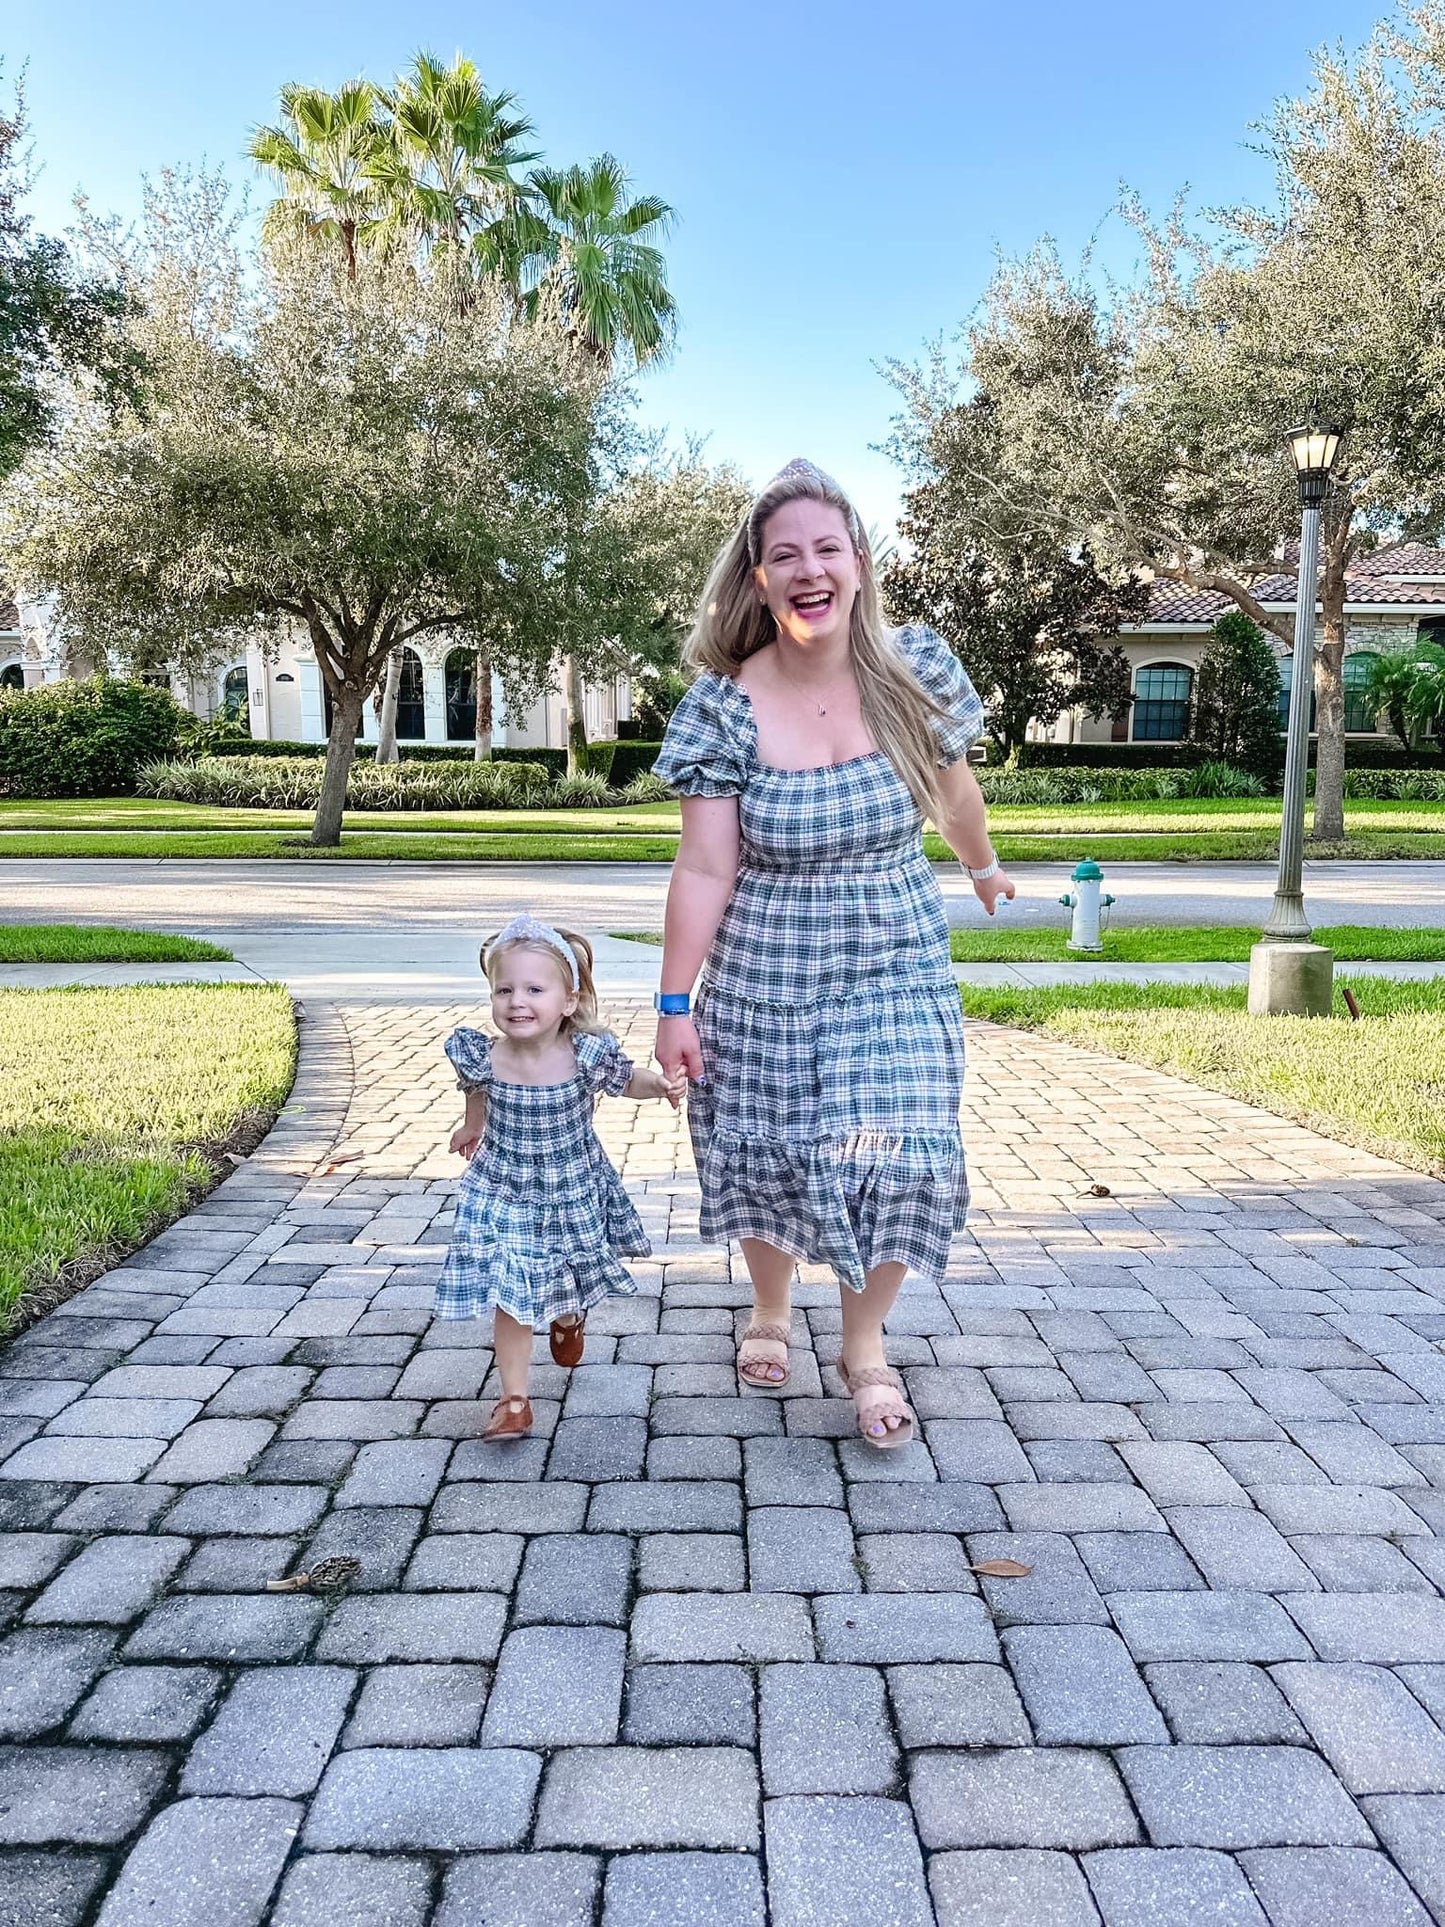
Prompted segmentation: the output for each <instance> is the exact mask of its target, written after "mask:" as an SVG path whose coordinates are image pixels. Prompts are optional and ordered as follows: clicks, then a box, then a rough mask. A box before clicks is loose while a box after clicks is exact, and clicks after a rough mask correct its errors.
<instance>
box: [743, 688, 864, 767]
mask: <svg viewBox="0 0 1445 1927" xmlns="http://www.w3.org/2000/svg"><path fill="white" fill-rule="evenodd" d="M738 667H739V669H741V668H742V664H741V663H739V664H738ZM727 681H728V682H730V683H731V684H732V686H733V688H734V689H735V690H736V691H737V692H738V694H739V695H740V696H741V697H742V699H743V701H744V702H745V703H746V704H747V706H748V719H749V721H750V722H751V723H752V726H753V751H754V754H753V768H754V769H755V770H760V771H761V772H762V773H763V774H764V775H766V776H818V775H821V774H822V773H823V772H824V771H827V770H835V769H851V768H852V767H853V765H854V764H855V763H871V762H873V761H874V759H875V758H877V757H879V756H882V757H883V758H884V759H885V761H886V760H887V751H886V750H881V749H866V750H864V752H863V753H862V755H861V756H845V757H844V758H843V760H842V761H841V762H838V763H799V764H795V765H793V766H792V767H791V768H790V767H789V766H788V765H787V764H784V763H765V762H763V760H762V758H761V757H760V756H758V754H757V741H758V713H757V711H756V710H755V709H754V708H753V698H752V692H751V690H749V689H748V688H747V687H746V685H745V684H743V683H741V682H740V681H739V680H738V678H737V677H736V676H729V677H728V678H727Z"/></svg>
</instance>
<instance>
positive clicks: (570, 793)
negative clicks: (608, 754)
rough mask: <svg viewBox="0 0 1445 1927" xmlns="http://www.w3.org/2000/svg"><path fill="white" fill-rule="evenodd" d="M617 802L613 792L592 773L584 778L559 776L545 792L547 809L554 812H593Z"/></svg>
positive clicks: (600, 778)
mask: <svg viewBox="0 0 1445 1927" xmlns="http://www.w3.org/2000/svg"><path fill="white" fill-rule="evenodd" d="M616 800H617V797H616V794H615V792H614V791H612V790H610V789H609V788H608V787H607V784H606V781H605V780H604V779H603V778H602V777H600V776H598V775H597V774H596V773H595V772H594V771H590V770H589V772H588V773H587V775H585V776H559V777H558V778H557V781H556V782H555V783H554V784H553V785H552V787H551V789H550V790H549V791H548V792H547V798H546V802H547V807H548V808H549V809H554V810H595V809H602V808H603V807H604V806H605V805H606V804H608V803H615V802H616Z"/></svg>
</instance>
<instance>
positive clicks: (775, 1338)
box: [738, 1325, 793, 1392]
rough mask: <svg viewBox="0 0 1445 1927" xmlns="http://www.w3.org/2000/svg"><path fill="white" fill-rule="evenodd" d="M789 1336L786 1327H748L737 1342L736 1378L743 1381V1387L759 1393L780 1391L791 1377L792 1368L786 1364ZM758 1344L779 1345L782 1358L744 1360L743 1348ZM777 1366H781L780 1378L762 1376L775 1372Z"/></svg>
mask: <svg viewBox="0 0 1445 1927" xmlns="http://www.w3.org/2000/svg"><path fill="white" fill-rule="evenodd" d="M791 1336H792V1334H791V1333H790V1332H789V1330H788V1327H787V1326H786V1325H749V1326H748V1328H747V1330H746V1331H745V1332H744V1333H743V1335H742V1337H741V1338H740V1339H739V1340H738V1377H739V1378H740V1379H741V1380H742V1381H743V1383H744V1385H752V1386H754V1387H756V1389H757V1390H758V1391H760V1392H780V1391H782V1389H783V1387H784V1386H785V1385H786V1384H787V1382H788V1380H789V1379H790V1378H791V1377H792V1375H793V1373H792V1368H791V1366H790V1365H789V1364H788V1359H787V1351H788V1341H789V1339H790V1337H791ZM759 1342H761V1343H763V1344H765V1345H781V1346H782V1348H783V1356H782V1358H744V1357H743V1355H742V1348H743V1346H744V1345H747V1344H749V1343H753V1344H756V1343H759ZM779 1366H781V1368H782V1373H783V1375H782V1377H781V1378H767V1377H764V1376H763V1374H764V1373H765V1372H767V1371H770V1370H776V1369H777V1368H778V1367H779Z"/></svg>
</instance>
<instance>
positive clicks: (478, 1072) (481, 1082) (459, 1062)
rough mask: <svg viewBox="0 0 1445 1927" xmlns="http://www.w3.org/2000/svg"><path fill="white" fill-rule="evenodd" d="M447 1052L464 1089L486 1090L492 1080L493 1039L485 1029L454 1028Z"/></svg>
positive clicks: (460, 1085)
mask: <svg viewBox="0 0 1445 1927" xmlns="http://www.w3.org/2000/svg"><path fill="white" fill-rule="evenodd" d="M446 1053H447V1056H448V1057H449V1058H450V1059H451V1064H452V1069H453V1070H454V1071H455V1072H456V1074H457V1087H458V1089H460V1090H463V1091H484V1090H486V1088H487V1087H488V1085H489V1084H490V1083H491V1081H492V1040H491V1038H490V1037H488V1036H487V1034H486V1032H485V1031H480V1030H454V1031H453V1032H452V1034H451V1036H450V1037H449V1038H448V1039H447V1041H446Z"/></svg>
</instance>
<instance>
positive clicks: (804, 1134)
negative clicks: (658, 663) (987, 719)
mask: <svg viewBox="0 0 1445 1927" xmlns="http://www.w3.org/2000/svg"><path fill="white" fill-rule="evenodd" d="M898 640H899V644H900V646H901V647H902V648H903V649H904V651H905V653H906V654H907V656H908V658H909V660H910V662H911V664H912V666H913V669H914V672H915V674H916V675H917V676H918V678H919V680H920V682H922V683H923V684H924V686H925V687H926V688H928V689H929V691H930V693H931V694H933V695H934V696H935V698H936V699H937V700H938V701H939V702H940V703H943V704H945V705H946V706H947V707H948V708H949V710H950V712H951V715H952V717H953V719H954V720H953V721H952V722H951V723H950V724H947V725H945V726H943V727H941V728H940V730H939V751H940V762H943V763H949V762H954V761H956V760H957V759H958V757H959V756H961V755H963V753H964V752H965V750H966V749H967V748H968V746H969V744H970V743H972V742H974V741H975V740H976V739H977V737H978V736H979V735H980V733H981V732H982V729H983V707H982V705H981V704H980V702H979V700H978V697H977V695H976V694H975V693H974V690H973V686H972V684H971V683H970V682H969V680H968V677H967V676H966V675H965V674H964V672H963V669H962V667H961V666H960V665H959V663H958V661H957V660H956V658H955V657H954V656H953V654H952V652H951V651H950V650H948V648H947V646H946V645H945V644H944V643H943V642H942V641H940V639H939V638H938V637H937V636H935V635H934V634H933V632H932V631H931V630H927V629H905V630H901V631H900V632H899V638H898ZM657 772H658V774H659V775H660V776H662V777H663V778H664V780H665V781H667V782H668V783H670V784H671V785H672V787H673V788H674V789H676V790H677V791H678V793H679V794H680V795H683V796H733V795H735V796H736V797H737V798H738V817H739V824H740V827H741V832H742V848H741V855H740V859H739V866H738V880H737V884H736V887H735V888H734V891H733V894H732V898H731V900H730V901H729V903H728V906H727V909H726V910H725V912H724V913H723V918H722V922H721V923H720V925H719V926H718V932H717V936H716V938H715V940H714V942H713V946H712V950H711V952H710V953H709V956H708V959H707V962H706V964H705V965H704V967H703V974H702V983H701V987H700V990H699V994H698V998H697V1013H696V1014H697V1026H698V1035H699V1037H700V1039H701V1042H702V1050H703V1059H704V1063H705V1065H706V1070H707V1082H706V1083H705V1084H702V1085H698V1086H694V1088H693V1089H692V1090H691V1091H690V1093H689V1096H688V1124H689V1128H690V1130H691V1133H692V1140H693V1150H694V1153H695V1156H696V1159H697V1165H698V1171H699V1174H700V1178H701V1185H702V1235H703V1237H704V1238H715V1239H719V1240H721V1239H726V1238H761V1239H765V1240H766V1241H767V1242H768V1243H769V1244H772V1245H776V1246H777V1247H778V1249H779V1250H782V1251H787V1252H790V1253H791V1254H792V1255H793V1256H794V1257H796V1258H800V1259H806V1260H810V1261H816V1262H821V1263H825V1264H829V1265H831V1266H832V1267H833V1269H834V1271H835V1272H836V1273H837V1274H838V1276H839V1278H840V1279H842V1280H843V1282H844V1283H846V1284H848V1285H851V1286H853V1287H854V1288H855V1289H861V1288H862V1286H863V1283H864V1280H865V1274H866V1273H867V1272H868V1271H870V1270H872V1269H873V1267H874V1266H875V1265H881V1264H887V1263H889V1262H898V1263H903V1264H906V1265H908V1266H909V1267H910V1269H912V1270H914V1271H916V1272H919V1273H920V1274H922V1275H923V1276H925V1277H928V1278H934V1279H936V1278H938V1277H940V1276H941V1275H942V1272H943V1270H944V1267H945V1265H946V1263H947V1260H948V1247H949V1241H950V1239H951V1237H952V1235H953V1232H954V1231H955V1230H956V1229H960V1228H961V1227H962V1225H963V1223H964V1220H965V1217H966V1213H967V1208H968V1183H967V1176H966V1172H965V1166H964V1157H963V1141H962V1138H961V1136H960V1133H959V1128H958V1103H959V1096H960V1093H961V1089H962V1082H963V1021H962V1017H961V1014H960V1011H959V1004H958V990H957V986H956V985H955V983H954V978H953V969H952V965H951V963H950V960H949V954H948V924H947V919H946V917H945V915H944V910H943V899H942V895H941V893H940V891H939V888H938V883H937V880H936V878H935V877H934V875H933V870H932V867H931V866H930V864H929V863H928V861H927V859H926V858H925V856H924V854H923V848H922V843H921V840H920V835H919V831H920V827H921V825H920V818H919V814H918V810H917V808H916V806H915V805H914V802H913V799H912V797H911V796H910V795H909V793H908V790H907V789H906V787H905V786H904V784H903V783H902V782H901V781H900V779H899V777H898V776H897V774H896V773H895V771H894V769H893V767H892V765H891V764H890V763H889V761H888V759H887V758H886V757H885V756H883V755H882V754H880V753H877V752H875V753H874V754H872V755H868V756H859V757H855V758H854V759H853V760H852V761H850V762H847V763H837V764H833V765H830V766H828V767H826V768H823V769H813V770H780V769H774V768H771V767H769V766H768V765H766V764H762V763H759V762H758V760H757V729H756V726H755V724H754V722H753V717H752V707H751V704H750V703H749V700H748V697H747V695H746V693H745V692H744V691H743V690H741V689H740V688H739V687H738V686H737V684H736V683H735V682H732V681H731V680H729V679H728V678H725V677H720V676H701V677H699V678H698V680H697V682H696V683H694V685H693V687H692V688H691V689H690V690H689V691H688V694H687V695H686V696H685V697H684V699H683V701H682V703H681V704H680V705H679V706H678V709H677V712H676V714H675V715H674V716H673V719H672V723H671V725H670V727H669V729H668V733H667V739H666V741H665V742H664V744H663V750H662V755H661V757H660V758H659V759H658V763H657Z"/></svg>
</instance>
